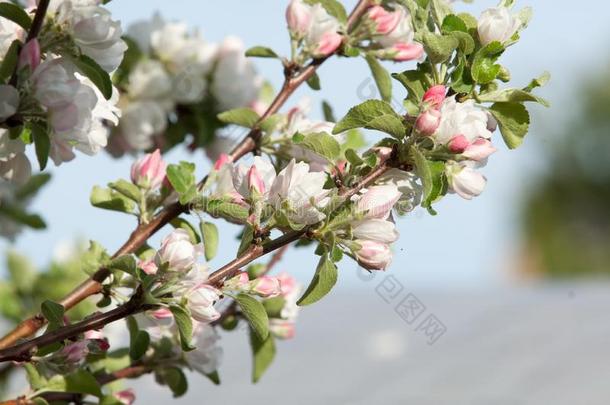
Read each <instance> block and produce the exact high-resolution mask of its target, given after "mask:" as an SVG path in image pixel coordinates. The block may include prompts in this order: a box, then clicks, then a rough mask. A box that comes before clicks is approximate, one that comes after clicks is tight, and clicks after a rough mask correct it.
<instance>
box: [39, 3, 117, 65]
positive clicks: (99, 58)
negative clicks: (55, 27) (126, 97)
mask: <svg viewBox="0 0 610 405" xmlns="http://www.w3.org/2000/svg"><path fill="white" fill-rule="evenodd" d="M98 3H99V2H98V1H96V0H77V1H75V0H64V1H59V0H53V1H52V2H51V4H50V6H49V12H50V13H56V19H57V22H58V23H59V24H60V25H61V26H62V27H64V26H65V27H67V30H68V32H69V33H70V34H71V35H72V38H73V39H74V43H75V44H76V45H77V46H78V47H79V48H80V50H81V51H82V52H83V53H84V54H85V55H87V56H89V57H90V58H92V59H93V60H95V61H96V62H97V63H98V64H99V65H100V66H101V67H102V68H103V69H104V70H106V71H107V72H112V71H113V70H115V69H116V68H117V67H118V66H119V64H120V63H121V61H122V60H123V54H124V53H125V51H126V50H127V44H125V42H124V41H123V40H122V39H121V35H122V33H123V31H122V29H121V23H120V22H118V21H115V20H113V19H112V18H111V15H110V12H109V11H108V10H106V9H105V8H103V7H101V6H99V5H98Z"/></svg>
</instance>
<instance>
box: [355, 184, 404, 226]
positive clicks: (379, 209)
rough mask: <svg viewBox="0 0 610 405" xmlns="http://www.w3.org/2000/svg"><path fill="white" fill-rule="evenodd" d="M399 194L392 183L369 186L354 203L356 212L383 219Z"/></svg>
mask: <svg viewBox="0 0 610 405" xmlns="http://www.w3.org/2000/svg"><path fill="white" fill-rule="evenodd" d="M401 196H402V193H401V192H400V191H399V190H398V187H396V186H395V185H394V184H385V185H381V186H373V187H370V188H369V189H367V191H366V192H365V193H364V195H363V196H362V197H360V199H359V200H358V202H357V203H356V212H358V213H360V214H364V218H380V219H385V218H387V217H388V215H390V211H392V208H393V207H394V204H396V202H397V201H398V200H399V199H400V197H401Z"/></svg>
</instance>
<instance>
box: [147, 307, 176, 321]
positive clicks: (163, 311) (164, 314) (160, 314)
mask: <svg viewBox="0 0 610 405" xmlns="http://www.w3.org/2000/svg"><path fill="white" fill-rule="evenodd" d="M150 315H151V316H152V317H153V318H155V319H169V318H172V317H173V316H174V315H173V314H172V311H170V310H169V309H167V308H159V309H157V310H155V311H152V312H150Z"/></svg>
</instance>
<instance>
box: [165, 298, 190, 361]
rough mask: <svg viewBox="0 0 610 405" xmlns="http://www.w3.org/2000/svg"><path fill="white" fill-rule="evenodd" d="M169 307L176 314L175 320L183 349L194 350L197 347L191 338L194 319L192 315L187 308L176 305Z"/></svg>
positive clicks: (186, 350)
mask: <svg viewBox="0 0 610 405" xmlns="http://www.w3.org/2000/svg"><path fill="white" fill-rule="evenodd" d="M169 309H170V311H171V312H172V314H173V315H174V321H176V326H177V327H178V333H179V335H180V345H181V346H182V350H183V351H185V352H189V351H191V350H194V349H195V347H194V346H193V345H192V344H191V339H192V338H193V321H192V319H191V315H190V314H189V313H188V311H187V310H186V309H184V308H183V307H179V306H176V305H172V306H171V307H169Z"/></svg>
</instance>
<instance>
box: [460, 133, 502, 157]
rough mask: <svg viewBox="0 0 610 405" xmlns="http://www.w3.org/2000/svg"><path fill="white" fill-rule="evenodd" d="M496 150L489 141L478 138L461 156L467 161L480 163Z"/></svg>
mask: <svg viewBox="0 0 610 405" xmlns="http://www.w3.org/2000/svg"><path fill="white" fill-rule="evenodd" d="M496 150H497V149H496V148H495V147H494V146H493V145H492V143H491V141H489V139H485V138H478V139H477V140H476V141H474V142H473V143H471V144H470V145H469V146H468V147H467V148H466V150H465V151H464V153H462V155H463V156H465V157H467V158H468V159H472V160H476V161H477V162H480V161H482V160H485V159H487V158H488V157H489V156H490V155H492V154H493V153H495V152H496Z"/></svg>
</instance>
